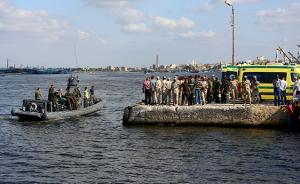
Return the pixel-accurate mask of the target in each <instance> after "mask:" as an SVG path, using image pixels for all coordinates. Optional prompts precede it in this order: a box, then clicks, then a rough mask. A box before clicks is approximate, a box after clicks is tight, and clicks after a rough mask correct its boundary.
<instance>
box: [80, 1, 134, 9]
mask: <svg viewBox="0 0 300 184" xmlns="http://www.w3.org/2000/svg"><path fill="white" fill-rule="evenodd" d="M84 1H85V2H86V3H87V4H88V5H90V6H94V7H97V8H115V7H118V8H120V7H124V6H127V5H128V0H84Z"/></svg>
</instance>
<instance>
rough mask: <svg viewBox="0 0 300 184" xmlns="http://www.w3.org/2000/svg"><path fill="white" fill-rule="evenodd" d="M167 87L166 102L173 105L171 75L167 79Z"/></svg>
mask: <svg viewBox="0 0 300 184" xmlns="http://www.w3.org/2000/svg"><path fill="white" fill-rule="evenodd" d="M165 89H166V102H167V104H168V105H171V99H172V81H171V78H170V77H169V78H168V79H167V82H166V87H165Z"/></svg>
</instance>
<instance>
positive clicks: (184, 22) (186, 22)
mask: <svg viewBox="0 0 300 184" xmlns="http://www.w3.org/2000/svg"><path fill="white" fill-rule="evenodd" d="M194 25H195V22H194V21H192V20H190V19H187V18H185V17H181V18H180V20H179V21H178V27H179V28H183V29H191V28H193V27H194Z"/></svg>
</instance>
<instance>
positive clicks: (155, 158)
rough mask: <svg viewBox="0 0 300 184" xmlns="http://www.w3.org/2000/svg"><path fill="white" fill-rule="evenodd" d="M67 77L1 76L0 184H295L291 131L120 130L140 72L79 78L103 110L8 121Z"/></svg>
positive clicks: (299, 146) (298, 158)
mask: <svg viewBox="0 0 300 184" xmlns="http://www.w3.org/2000/svg"><path fill="white" fill-rule="evenodd" d="M67 77H68V75H15V76H13V75H10V76H5V77H0V90H1V96H0V114H1V115H0V125H1V127H0V183H300V134H299V133H297V132H292V131H289V130H272V129H238V128H215V127H176V126H129V127H124V126H123V125H122V116H123V109H124V107H126V106H127V105H130V104H133V103H136V102H138V101H140V100H141V99H142V96H143V95H142V93H141V88H142V81H143V78H144V74H142V73H96V74H79V77H80V78H81V85H82V87H84V86H90V85H95V86H96V94H97V96H100V97H101V98H102V99H104V102H103V103H104V107H103V109H102V110H101V111H100V112H98V113H96V114H94V115H91V116H88V117H82V118H77V119H71V120H64V121H57V122H48V123H26V122H24V123H20V122H18V121H17V120H15V119H13V118H11V117H10V116H9V113H10V109H11V108H13V107H19V106H20V105H21V101H22V99H24V98H32V97H33V95H34V91H35V88H36V87H40V88H41V89H42V91H43V93H44V96H46V95H45V94H46V92H47V88H48V86H49V85H50V84H51V83H54V84H55V85H56V86H59V87H60V88H63V89H64V88H65V84H66V80H67Z"/></svg>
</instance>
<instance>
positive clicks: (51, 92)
mask: <svg viewBox="0 0 300 184" xmlns="http://www.w3.org/2000/svg"><path fill="white" fill-rule="evenodd" d="M48 101H49V102H51V109H52V111H55V110H56V106H57V96H56V89H55V87H54V85H53V84H51V86H50V88H49V90H48Z"/></svg>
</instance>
